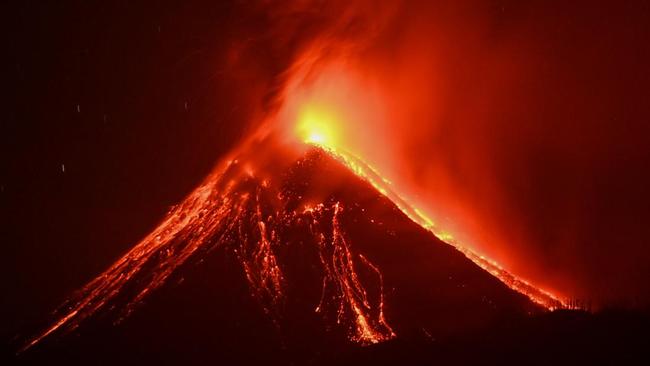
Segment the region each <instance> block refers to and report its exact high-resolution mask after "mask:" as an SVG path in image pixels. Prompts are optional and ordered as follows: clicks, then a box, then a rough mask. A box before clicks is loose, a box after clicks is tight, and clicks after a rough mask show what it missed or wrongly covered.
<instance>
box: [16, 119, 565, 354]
mask: <svg viewBox="0 0 650 366" xmlns="http://www.w3.org/2000/svg"><path fill="white" fill-rule="evenodd" d="M333 128H334V124H333V121H330V120H328V119H327V118H324V117H323V116H322V115H320V114H319V115H313V114H311V112H310V113H306V114H304V115H302V116H301V117H300V118H299V121H298V123H297V127H296V128H295V131H296V132H297V135H298V137H299V139H298V140H302V142H300V143H298V144H296V143H295V141H292V142H288V140H287V139H286V138H285V136H284V135H283V134H281V133H278V132H277V130H275V129H269V128H262V129H261V130H260V131H258V133H256V134H254V136H253V137H252V138H250V139H249V140H248V141H246V142H245V143H244V144H242V146H241V147H240V148H239V149H238V150H236V151H235V152H233V153H232V154H231V158H230V159H229V160H227V161H226V162H223V163H221V164H220V165H219V166H218V167H217V168H216V169H215V170H214V172H213V173H211V174H210V175H209V176H208V177H207V178H206V179H205V181H204V182H203V183H202V184H201V185H200V186H199V187H198V188H196V189H195V190H194V191H193V192H192V193H191V194H189V196H188V197H187V198H186V199H185V200H184V201H183V202H181V203H180V204H179V205H177V206H175V207H173V208H172V209H171V210H170V211H169V213H168V215H167V216H166V218H165V219H164V220H163V221H162V222H161V223H160V224H159V225H158V227H157V228H156V229H155V230H153V231H152V232H151V233H150V234H149V235H148V236H147V237H145V238H144V239H143V240H142V241H141V242H140V243H138V244H137V245H136V246H135V247H134V248H133V249H132V250H130V251H129V252H128V253H126V254H125V255H124V256H123V257H122V258H120V259H119V260H118V261H117V262H115V263H114V264H113V265H112V266H111V267H110V268H109V269H107V270H106V271H105V272H104V273H102V274H101V275H99V276H98V277H97V278H96V279H94V280H93V281H91V282H90V283H89V284H88V285H86V286H85V287H84V288H83V289H81V290H80V291H79V292H78V294H77V295H75V296H74V297H73V298H72V299H70V300H69V301H68V302H67V303H66V304H64V305H63V306H62V307H61V308H60V309H59V311H58V312H57V316H58V317H59V318H58V320H57V321H56V322H55V323H54V324H52V325H51V326H49V327H48V328H47V329H46V330H45V331H44V332H43V333H41V334H40V335H39V336H38V337H36V338H34V339H33V340H31V341H30V342H29V343H28V344H27V345H26V347H25V348H30V347H32V346H34V345H35V344H37V343H38V342H40V341H41V340H43V339H44V338H46V337H47V336H49V335H51V334H53V333H58V332H61V333H65V332H69V331H71V330H74V329H76V328H79V327H82V326H83V325H84V323H85V322H86V321H88V320H90V318H92V317H95V316H100V317H105V316H108V317H109V318H110V319H113V321H118V322H119V321H121V320H123V319H124V318H125V317H126V316H128V315H129V314H130V313H132V312H133V311H134V310H135V309H136V308H137V307H138V306H139V305H141V304H142V303H146V301H147V297H148V295H150V294H151V293H153V292H155V291H156V290H157V289H159V288H160V287H163V286H164V285H165V284H166V283H167V282H168V281H169V280H170V278H174V277H180V278H183V271H185V270H186V269H187V268H188V266H194V265H198V264H197V263H202V264H201V265H206V263H203V262H210V261H209V258H210V257H211V256H212V255H213V253H217V254H216V255H220V256H226V257H228V258H231V259H232V260H234V261H236V262H237V263H238V265H239V267H240V270H241V272H240V275H241V276H242V277H243V278H245V280H246V282H247V284H248V287H249V291H250V294H251V295H252V298H254V299H255V301H256V302H257V304H258V305H259V306H260V309H262V310H263V312H264V314H266V316H267V317H268V319H269V321H271V322H272V323H273V324H274V325H275V326H276V327H277V328H278V329H280V330H281V329H282V328H283V326H284V323H286V322H287V318H290V317H292V316H296V314H302V315H301V316H300V317H301V318H302V317H305V318H309V319H312V321H314V322H316V323H318V324H321V325H320V327H322V329H320V330H318V331H319V332H320V331H326V330H327V331H332V330H333V333H332V334H340V335H341V336H342V337H344V338H345V339H347V340H348V341H350V342H353V343H357V344H360V345H368V344H373V343H379V342H382V341H386V340H389V339H391V338H394V337H396V336H399V334H400V332H402V331H404V332H407V333H408V332H412V330H413V329H421V330H423V331H424V332H425V334H427V335H428V336H432V334H433V336H438V335H444V334H447V333H450V332H451V333H454V332H459V331H463V330H467V329H474V328H477V327H480V326H482V325H485V324H489V323H490V322H491V321H492V320H494V319H496V318H498V317H499V316H501V315H503V314H508V315H511V314H530V313H531V312H534V313H538V312H541V311H543V309H556V308H562V307H565V305H564V304H563V302H562V301H560V300H559V299H557V298H555V297H553V296H552V295H550V294H548V293H547V292H545V291H542V290H540V289H538V288H536V287H535V286H533V285H531V284H529V283H528V282H526V281H523V280H521V279H519V278H517V277H516V276H514V275H512V274H510V273H508V272H507V271H505V270H504V269H502V268H501V267H499V266H498V265H496V264H495V263H493V262H491V261H489V260H488V259H486V258H484V257H482V256H479V255H477V254H475V253H473V252H472V251H471V250H469V249H467V248H463V247H462V246H460V245H458V244H457V243H455V242H454V241H453V239H452V238H450V237H445V236H444V234H440V233H438V232H436V227H435V226H434V225H433V224H432V222H431V221H430V220H429V219H427V218H426V217H425V216H424V215H423V214H422V213H421V212H420V211H419V210H418V209H417V208H415V207H413V206H411V205H410V204H409V203H407V202H406V201H405V200H404V199H403V198H401V197H400V195H399V194H397V193H396V192H394V191H393V190H392V188H391V183H390V182H389V181H388V180H386V179H384V178H382V176H381V175H380V173H379V172H378V171H377V170H376V169H374V168H372V167H371V166H370V165H368V164H367V163H365V162H364V161H363V160H362V159H361V158H360V157H357V156H355V155H353V154H351V153H348V152H346V151H345V150H343V149H341V148H339V147H337V146H336V145H335V144H334V133H333V132H332V130H331V129H333ZM441 239H445V240H446V242H445V241H442V240H441ZM422 304H425V305H426V308H427V310H426V312H424V313H422V314H418V315H417V316H416V317H414V314H411V313H410V312H411V311H412V310H413V309H419V308H420V309H421V308H422ZM436 309H438V310H440V311H436ZM442 309H445V310H444V311H442ZM315 316H317V317H318V319H320V320H314V319H315V318H314V317H315ZM448 317H457V318H458V321H456V322H454V323H455V324H454V326H453V328H454V329H451V328H450V327H449V325H448V324H447V322H445V321H444V320H443V319H444V318H448ZM460 319H462V321H461V320H460ZM309 331H310V332H311V331H314V330H313V329H311V330H309Z"/></svg>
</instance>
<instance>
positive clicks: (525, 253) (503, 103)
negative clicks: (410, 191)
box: [0, 1, 650, 338]
mask: <svg viewBox="0 0 650 366" xmlns="http://www.w3.org/2000/svg"><path fill="white" fill-rule="evenodd" d="M360 4H362V6H361V8H362V9H364V10H365V11H368V12H372V11H373V8H372V5H371V4H372V2H370V3H368V2H361V3H360ZM369 4H370V5H369ZM464 6H467V7H468V8H472V9H473V10H471V11H470V13H471V14H472V16H471V17H470V19H480V22H481V25H480V26H476V25H475V24H469V25H465V24H464V23H463V21H462V19H465V18H463V16H462V14H464V13H463V11H464V10H462V9H464V7H463V6H460V5H459V6H458V9H461V10H458V9H454V10H449V12H450V14H453V15H452V16H451V17H448V18H446V19H447V23H445V25H444V26H441V28H436V27H433V28H429V27H428V26H425V27H424V29H426V30H428V31H431V32H434V31H438V32H440V33H441V34H443V36H440V37H439V38H442V39H443V41H440V43H439V44H441V45H443V46H444V47H446V50H447V51H448V52H447V53H446V54H447V55H449V60H446V61H445V60H443V61H441V62H440V63H439V64H438V65H439V66H440V67H441V70H444V73H443V74H444V75H445V76H444V78H447V79H446V81H445V82H442V83H441V84H445V85H446V84H449V85H451V84H453V85H460V87H457V88H444V91H443V92H441V95H442V94H444V98H443V99H444V101H445V103H447V104H446V106H447V107H446V112H445V113H442V114H440V115H443V116H444V117H445V118H446V119H447V120H449V121H454V120H459V119H463V118H466V119H471V120H473V121H479V122H476V123H475V124H463V123H462V122H459V123H458V124H450V125H447V126H446V127H445V128H442V129H428V128H425V127H426V126H425V127H422V126H421V125H417V126H416V125H413V126H409V125H405V126H404V125H402V126H400V128H401V129H402V130H406V131H407V132H408V131H409V128H411V129H410V131H412V132H413V133H400V134H399V136H400V138H402V140H403V141H404V142H403V143H402V144H401V145H400V146H401V148H402V149H403V150H404V151H406V152H405V153H404V155H403V157H404V159H405V161H404V163H403V165H404V167H405V168H404V169H405V171H406V172H407V174H406V175H407V176H409V175H413V169H415V168H417V169H422V167H425V168H426V166H427V164H429V165H431V164H433V163H432V162H431V161H426V160H424V161H423V160H422V159H421V158H420V159H417V157H421V156H426V155H433V154H438V151H436V150H438V149H440V146H441V145H440V144H432V143H430V142H431V141H434V140H436V139H438V140H445V141H446V143H445V144H442V146H443V147H445V146H446V148H447V149H448V150H447V151H448V152H447V153H441V154H438V155H442V156H443V157H442V158H441V159H443V160H442V162H443V163H444V159H445V156H446V155H449V159H451V156H453V159H458V160H460V162H458V163H457V164H455V165H453V167H454V169H460V170H462V169H470V167H472V166H478V165H481V166H486V165H485V164H483V163H484V162H483V161H477V160H476V159H475V157H473V156H470V157H467V159H466V160H463V159H464V158H463V157H466V156H467V155H466V154H465V152H466V151H467V150H462V151H461V150H460V149H459V147H458V146H460V144H461V143H462V144H470V145H471V146H472V147H473V148H474V147H475V148H476V149H477V151H479V152H480V153H481V154H483V156H488V157H489V159H491V160H490V161H489V166H490V167H492V168H494V170H493V171H491V173H490V174H491V175H490V176H491V177H493V179H494V180H495V181H496V182H498V188H494V189H493V188H491V186H489V187H488V188H485V185H482V184H478V183H475V182H483V181H484V180H485V179H486V175H485V174H483V172H479V173H476V174H473V173H472V174H469V173H466V172H461V173H457V174H456V175H454V176H455V177H456V179H461V180H462V179H467V180H468V183H467V184H466V185H462V186H461V187H460V188H458V190H456V191H454V193H455V194H458V195H459V197H461V198H459V201H462V202H463V203H467V202H470V201H472V200H473V202H476V206H475V207H473V208H472V209H471V215H469V217H471V221H472V222H473V223H474V224H473V225H474V226H483V227H490V230H489V233H485V232H483V231H481V233H480V234H481V235H482V234H484V236H481V237H487V238H490V237H492V236H498V237H503V236H505V235H508V233H509V232H510V231H512V232H515V231H516V232H517V234H516V235H515V234H513V236H516V237H517V238H518V239H520V240H518V241H517V243H513V244H512V247H510V246H504V245H505V244H503V243H499V247H498V248H492V250H494V252H495V253H507V255H505V254H502V257H503V258H509V259H511V262H509V265H510V266H511V267H512V268H514V269H515V270H516V271H518V272H519V273H522V272H523V273H525V274H526V275H527V277H529V278H532V279H537V280H540V281H541V282H542V283H543V284H544V285H546V286H550V287H551V288H554V289H557V288H559V289H560V290H561V291H562V292H564V293H568V294H569V295H574V296H576V297H580V298H583V299H586V300H593V301H594V302H596V303H598V304H599V305H601V306H622V307H644V306H647V305H648V303H649V302H650V297H649V295H648V294H650V287H649V286H650V285H649V283H648V281H647V279H648V278H650V265H648V261H649V260H650V249H649V248H650V247H649V244H650V243H649V242H648V237H649V236H648V224H647V220H648V219H649V218H650V194H649V192H648V187H649V186H650V173H649V172H648V171H649V169H648V167H649V162H650V144H648V132H650V126H649V125H648V121H649V118H650V93H649V92H648V85H650V69H648V66H647V65H650V46H648V45H649V44H650V21H649V19H650V5H648V4H647V3H645V2H643V1H629V2H625V5H621V4H617V2H614V1H611V2H596V3H594V2H586V1H585V2H582V1H579V2H571V4H565V3H564V2H559V1H558V2H544V1H531V2H525V4H520V2H519V1H471V2H466V4H465V5H464ZM321 10H322V11H314V10H313V9H309V11H307V10H306V9H305V8H302V7H301V6H300V5H295V6H294V5H292V6H289V5H286V4H284V2H280V4H275V3H273V2H271V3H270V4H259V3H257V2H245V1H241V2H232V3H229V2H226V1H183V2H164V3H155V4H153V3H145V2H131V1H112V2H106V3H104V4H102V5H97V4H96V3H94V2H93V3H90V2H85V1H68V2H31V1H16V2H13V3H12V4H10V5H9V6H5V10H4V11H3V13H4V16H5V18H6V19H5V20H4V21H3V24H4V25H5V27H6V29H7V30H6V31H5V32H4V37H5V38H6V39H4V41H3V44H4V47H3V63H4V64H5V65H4V66H3V68H2V69H3V74H4V75H5V77H4V80H5V82H4V83H3V84H4V87H5V89H6V90H5V93H4V94H5V97H4V103H3V105H4V108H3V117H2V118H1V119H0V129H1V130H0V131H1V132H0V136H1V137H0V138H1V139H2V143H1V144H0V149H1V158H0V222H1V224H0V243H1V244H2V250H3V254H2V258H3V265H2V275H1V276H0V278H1V280H0V286H1V287H0V291H1V292H2V294H3V296H2V297H1V298H0V313H2V314H3V319H2V326H0V335H2V336H3V338H4V337H11V336H12V335H13V334H14V333H16V332H19V331H20V332H23V331H24V329H26V328H29V327H30V326H32V325H33V324H34V323H35V322H37V321H40V320H42V319H43V317H45V316H46V315H47V313H48V312H49V311H50V310H52V309H54V308H55V307H56V306H57V305H58V304H60V303H61V302H62V301H63V300H64V299H65V298H66V297H67V295H68V294H70V293H71V292H72V291H74V290H75V289H76V288H79V287H80V286H82V285H83V284H85V283H86V282H87V281H88V280H90V279H92V278H93V277H94V276H95V275H97V274H98V273H100V272H101V271H102V270H103V269H105V268H106V267H107V266H108V265H109V264H110V263H112V262H113V261H114V260H115V259H117V258H118V257H119V256H120V255H121V254H123V253H124V252H125V251H127V250H128V249H129V248H131V247H132V245H133V244H134V243H136V242H137V241H138V240H140V239H141V238H142V237H144V236H145V235H146V234H147V233H148V232H149V230H150V229H151V228H152V227H154V226H155V224H156V223H157V222H158V221H159V220H160V219H161V217H162V216H163V215H164V214H165V213H166V212H167V211H168V209H169V207H170V206H172V205H174V204H176V203H178V202H179V201H181V200H182V198H183V197H184V196H185V195H186V194H187V193H188V192H189V191H191V190H192V189H193V188H194V187H195V186H196V185H197V184H198V183H199V182H200V181H201V180H202V179H203V177H204V176H205V175H206V174H207V173H208V172H209V171H210V170H211V169H212V167H213V166H214V164H215V163H216V162H217V161H218V160H219V158H220V157H221V156H223V155H224V154H225V153H226V152H227V151H229V149H231V148H233V147H234V146H235V145H236V144H237V142H238V141H239V140H240V139H241V138H242V137H243V136H246V135H247V133H249V132H250V131H252V130H253V128H254V127H255V124H256V120H255V117H256V116H259V114H260V111H264V110H265V108H268V107H269V105H270V100H272V99H273V98H272V97H273V95H274V92H275V91H276V87H277V83H278V77H279V75H281V74H282V72H283V71H284V70H286V69H287V68H288V67H289V66H290V65H291V62H292V60H293V57H294V56H295V54H296V52H297V51H298V50H299V49H300V48H301V46H302V45H304V44H306V43H307V42H308V40H309V39H310V37H311V36H313V35H316V34H318V33H319V31H321V29H326V28H327V25H328V23H329V22H331V19H334V18H335V15H336V11H335V10H336V6H332V7H327V6H325V7H323V8H322V9H321ZM419 10H420V9H418V7H417V6H415V5H413V4H410V5H409V6H405V9H403V10H402V11H401V12H400V11H397V12H396V14H398V16H399V17H402V19H401V21H391V22H390V24H389V25H388V26H387V28H386V29H387V30H385V31H384V32H385V33H390V34H392V35H395V36H394V38H391V37H388V38H390V39H388V40H386V42H387V43H389V44H401V43H400V42H401V40H403V39H402V38H400V37H402V36H403V37H405V38H404V39H410V38H408V37H409V36H408V33H409V32H408V30H409V26H407V25H405V24H408V23H409V21H408V19H410V18H408V17H411V16H413V14H414V13H418V11H419ZM427 10H428V11H432V12H436V11H438V10H440V9H436V8H435V7H434V9H430V8H427ZM459 14H460V15H459ZM404 17H406V18H404ZM441 18H443V15H440V12H439V13H438V15H437V16H433V17H432V19H433V20H432V23H433V22H435V20H440V19H441ZM421 21H422V20H421V19H420V22H421ZM413 23H414V24H419V23H418V21H417V20H416V21H414V22H413ZM424 23H426V22H424ZM391 27H393V28H391ZM395 27H396V28H395ZM391 29H397V30H396V31H395V32H392V31H391ZM468 29H469V30H468ZM445 31H447V33H445ZM465 31H467V32H469V35H468V33H465ZM476 34H479V35H480V37H476ZM445 37H446V38H445ZM424 38H435V37H429V34H425V35H424ZM504 38H505V39H509V40H514V41H513V42H514V44H516V45H521V44H524V45H525V44H533V45H534V46H531V47H520V46H514V47H512V48H507V46H504V47H506V48H507V49H506V51H503V49H504V48H503V47H500V46H499V42H498V40H500V39H504ZM455 40H456V41H455ZM486 40H488V41H489V40H492V41H493V43H489V42H488V45H487V46H482V47H483V48H481V49H478V48H477V47H476V44H479V43H481V44H483V43H484V42H485V41H486ZM391 42H392V43H391ZM376 48H380V49H379V50H374V51H373V52H375V53H376V54H379V55H384V54H386V53H390V52H392V51H393V50H395V49H399V48H395V47H387V49H381V48H382V46H381V45H380V46H379V47H376ZM477 55H478V56H480V55H497V56H494V58H491V59H490V62H488V63H487V65H486V64H485V63H479V62H477V61H475V57H477ZM512 59H514V60H520V61H521V60H523V61H521V62H520V63H516V62H515V61H513V62H514V63H515V65H514V67H515V68H518V70H524V71H522V72H521V73H515V74H514V75H515V76H514V77H510V78H508V81H503V80H504V79H505V76H506V75H510V74H509V73H508V72H507V71H508V70H509V67H510V66H511V64H510V63H509V62H510V61H508V60H512ZM531 60H532V61H531ZM377 64H379V66H377V68H382V67H385V65H386V64H390V62H378V63H377ZM522 65H523V66H522ZM477 67H478V70H482V69H480V67H484V68H486V69H490V70H495V69H496V70H497V71H494V73H493V74H489V77H486V78H485V79H483V82H482V83H477V84H478V86H477V85H476V84H474V83H470V82H468V80H476V78H477V77H479V76H480V75H486V73H485V72H482V71H479V72H476V74H467V70H477ZM517 75H525V77H524V78H522V79H517V80H520V81H521V80H523V81H521V82H522V83H524V84H525V86H524V87H523V88H520V87H512V85H519V84H517V81H514V82H513V81H512V80H513V78H516V76H517ZM470 84H471V85H470ZM522 90H524V91H525V92H523V93H522V92H521V91H522ZM466 95H471V96H472V98H473V99H471V100H470V102H471V101H473V104H471V106H472V107H471V108H469V107H467V104H466V100H465V99H462V98H461V96H463V98H464V97H465V96H466ZM477 100H478V101H483V102H484V104H481V103H477V102H476V101H477ZM482 105H483V107H482ZM485 105H489V106H488V107H485ZM459 111H463V113H460V112H459ZM477 116H478V117H477ZM481 118H483V119H481ZM513 126H514V127H513ZM441 130H442V131H445V132H444V133H445V134H446V135H444V136H445V138H444V139H443V138H442V137H441V135H440V133H441V132H440V131H441ZM415 132H417V133H415ZM404 146H408V149H406V148H404ZM464 146H466V145H464ZM470 155H471V154H470ZM459 156H460V157H459ZM409 157H411V158H413V159H414V160H413V161H411V160H409ZM486 159H487V158H486ZM415 160H417V161H415ZM447 162H448V161H447ZM438 163H441V161H438ZM430 174H431V176H432V177H434V178H435V177H437V176H436V174H435V170H432V171H431V173H430ZM426 176H427V174H424V175H423V176H421V177H420V178H422V179H421V180H420V181H419V183H418V185H417V186H418V187H419V188H418V189H419V190H420V192H422V191H423V190H425V189H426V188H427V187H428V186H427V185H428V184H429V183H428V182H429V181H428V178H426ZM459 177H460V178H459ZM434 191H435V190H433V191H432V192H434ZM441 192H444V193H447V194H448V193H450V192H449V191H446V190H444V189H442V188H441ZM496 192H498V193H499V194H498V195H497V193H496ZM503 192H506V193H503ZM481 197H483V198H484V199H482V198H481ZM494 197H499V199H498V200H497V199H496V198H494ZM426 199H428V200H434V199H435V198H434V197H426ZM497 201H498V202H497ZM497 206H498V207H497ZM466 211H467V209H466V208H464V209H463V212H466ZM502 244H503V245H502ZM484 249H488V253H489V249H490V248H489V246H488V247H486V248H484ZM498 256H499V255H498V254H497V257H498ZM546 277H548V278H546Z"/></svg>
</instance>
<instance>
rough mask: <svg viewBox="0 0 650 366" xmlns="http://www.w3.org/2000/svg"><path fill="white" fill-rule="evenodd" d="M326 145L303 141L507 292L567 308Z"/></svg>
mask: <svg viewBox="0 0 650 366" xmlns="http://www.w3.org/2000/svg"><path fill="white" fill-rule="evenodd" d="M314 136H318V138H314ZM327 141H328V140H327V139H325V138H322V136H321V135H320V134H318V133H315V132H312V133H311V134H309V135H307V137H306V138H305V143H307V144H311V145H314V146H317V147H319V148H321V149H323V150H324V151H327V152H328V153H329V154H330V155H331V156H332V157H334V158H335V159H336V160H337V161H339V162H340V163H342V164H343V165H345V166H347V167H348V168H349V169H350V170H351V171H352V172H354V174H356V175H357V176H358V177H360V178H362V179H363V180H365V181H367V182H368V183H370V184H371V185H372V186H373V187H375V189H377V191H379V192H380V193H381V194H382V195H384V196H385V197H386V198H388V199H389V200H390V201H392V202H393V203H394V204H395V205H396V206H397V208H399V209H400V211H402V212H403V213H404V214H405V215H406V216H407V217H408V218H409V219H411V220H412V221H413V222H415V223H416V224H418V225H420V226H421V227H423V228H424V229H426V230H428V231H430V232H431V233H432V234H433V235H435V236H436V237H437V238H438V239H440V240H441V241H443V242H445V243H447V244H449V245H451V246H453V247H454V248H456V249H457V250H458V251H460V252H461V253H463V254H464V255H465V256H466V257H467V258H468V259H470V260H471V261H472V262H474V263H475V264H476V265H478V266H479V267H481V268H482V269H484V270H485V271H487V272H489V273H490V274H492V275H493V276H495V277H496V278H498V279H499V280H500V281H501V282H503V283H504V284H505V285H506V286H508V287H509V288H511V289H513V290H515V291H517V292H519V293H521V294H523V295H526V296H527V297H528V298H529V299H530V300H532V301H533V302H535V303H537V304H539V305H541V306H543V307H545V308H546V309H548V310H556V309H562V308H568V307H569V306H568V304H567V303H566V302H565V301H564V300H562V299H560V298H558V297H556V296H554V295H553V294H551V293H549V292H548V291H545V290H542V289H540V288H537V287H536V286H534V285H533V284H531V283H530V282H528V281H526V280H524V279H521V278H519V277H517V276H515V275H513V274H512V273H510V272H508V271H507V270H505V269H504V268H503V267H501V266H500V265H499V264H498V263H496V262H494V261H492V260H490V259H488V258H486V257H484V256H482V255H480V254H477V253H475V252H474V251H472V250H471V249H469V248H467V247H464V246H463V245H461V244H459V243H458V242H456V240H455V239H454V237H453V236H452V235H451V234H449V233H447V232H445V231H444V230H441V229H439V228H437V227H436V225H435V224H434V223H433V221H432V220H431V219H429V218H428V217H426V216H425V215H424V214H423V213H422V212H421V211H420V210H418V209H417V208H415V207H413V206H412V205H410V204H409V203H408V202H407V201H406V200H405V199H403V198H402V197H401V196H400V195H399V194H397V193H396V192H394V191H393V190H391V189H390V184H391V183H390V181H389V180H388V179H386V178H383V177H382V176H381V175H380V174H379V172H378V171H377V170H376V169H375V168H373V167H372V166H370V165H369V164H367V163H366V162H364V161H363V160H362V159H361V158H360V157H358V156H356V155H354V154H352V153H350V152H347V151H345V150H343V149H340V148H335V147H333V146H329V145H328V144H327Z"/></svg>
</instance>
